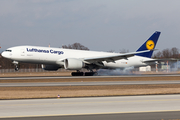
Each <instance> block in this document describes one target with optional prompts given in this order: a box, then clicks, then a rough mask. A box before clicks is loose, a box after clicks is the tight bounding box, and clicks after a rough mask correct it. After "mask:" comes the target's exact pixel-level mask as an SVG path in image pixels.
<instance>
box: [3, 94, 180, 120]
mask: <svg viewBox="0 0 180 120" xmlns="http://www.w3.org/2000/svg"><path fill="white" fill-rule="evenodd" d="M0 118H8V119H32V118H33V119H39V120H40V119H52V120H55V119H58V118H62V119H67V120H68V119H75V120H76V119H86V118H87V120H88V119H89V120H90V119H94V120H97V119H100V118H101V119H104V120H107V119H120V118H123V119H126V120H130V119H133V120H136V119H138V120H140V119H143V118H146V119H150V120H152V119H164V120H166V119H180V95H150V96H123V97H89V98H60V99H29V100H1V101H0ZM146 119H143V120H146Z"/></svg>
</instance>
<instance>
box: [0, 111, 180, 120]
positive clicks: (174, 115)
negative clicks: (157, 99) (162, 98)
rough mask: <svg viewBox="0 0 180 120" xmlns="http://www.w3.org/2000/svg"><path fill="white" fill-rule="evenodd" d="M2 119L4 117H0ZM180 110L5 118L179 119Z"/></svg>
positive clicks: (46, 119)
mask: <svg viewBox="0 0 180 120" xmlns="http://www.w3.org/2000/svg"><path fill="white" fill-rule="evenodd" d="M2 119H4V118H2ZM179 119H180V112H179V111H178V112H152V113H120V114H100V115H75V116H51V117H33V118H32V117H25V118H6V119H5V120H179Z"/></svg>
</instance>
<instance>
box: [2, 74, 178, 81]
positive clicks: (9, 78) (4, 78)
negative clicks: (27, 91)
mask: <svg viewBox="0 0 180 120" xmlns="http://www.w3.org/2000/svg"><path fill="white" fill-rule="evenodd" d="M161 76H162V77H164V76H172V77H175V76H180V74H150V75H143V74H142V75H139V74H133V75H120V76H38V77H32V76H29V77H28V76H26V77H0V80H22V79H61V78H62V79H65V78H67V79H69V78H117V77H161Z"/></svg>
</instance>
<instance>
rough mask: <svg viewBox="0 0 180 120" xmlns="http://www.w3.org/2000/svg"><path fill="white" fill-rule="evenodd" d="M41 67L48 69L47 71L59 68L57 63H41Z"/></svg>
mask: <svg viewBox="0 0 180 120" xmlns="http://www.w3.org/2000/svg"><path fill="white" fill-rule="evenodd" d="M41 67H42V69H44V70H48V71H57V70H58V69H59V68H61V67H59V66H58V65H43V64H42V65H41Z"/></svg>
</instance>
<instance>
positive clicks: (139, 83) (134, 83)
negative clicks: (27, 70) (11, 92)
mask: <svg viewBox="0 0 180 120" xmlns="http://www.w3.org/2000/svg"><path fill="white" fill-rule="evenodd" d="M151 84H180V80H175V81H172V80H169V81H158V80H157V81H111V82H107V81H101V82H41V83H38V82H36V83H1V84H0V87H37V86H98V85H151Z"/></svg>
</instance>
